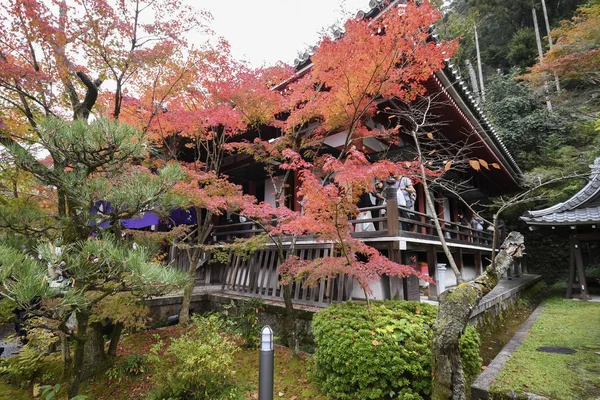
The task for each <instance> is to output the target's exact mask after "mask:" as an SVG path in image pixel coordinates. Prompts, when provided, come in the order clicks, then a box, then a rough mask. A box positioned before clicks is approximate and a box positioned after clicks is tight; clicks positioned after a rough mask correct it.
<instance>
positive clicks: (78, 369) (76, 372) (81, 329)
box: [69, 312, 90, 398]
mask: <svg viewBox="0 0 600 400" xmlns="http://www.w3.org/2000/svg"><path fill="white" fill-rule="evenodd" d="M76 317H77V334H76V336H75V351H74V354H73V370H72V371H71V382H70V385H69V398H72V397H75V396H77V393H79V385H80V384H81V379H82V378H81V377H82V374H83V361H84V354H85V342H86V337H87V329H88V321H89V318H90V314H89V313H88V312H78V313H77V314H76Z"/></svg>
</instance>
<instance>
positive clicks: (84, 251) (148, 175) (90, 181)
mask: <svg viewBox="0 0 600 400" xmlns="http://www.w3.org/2000/svg"><path fill="white" fill-rule="evenodd" d="M0 133H2V132H1V129H0ZM36 133H37V137H38V143H39V144H40V145H42V146H43V148H45V149H46V150H47V151H48V152H49V153H50V154H52V158H53V160H55V162H59V163H60V164H61V165H62V168H52V166H51V167H47V166H45V165H43V164H41V163H40V162H39V161H38V160H37V159H36V158H35V157H34V154H33V153H31V152H30V151H28V150H27V149H26V148H24V147H23V146H21V145H20V144H19V143H18V142H15V141H8V142H6V145H7V146H6V150H7V151H8V152H9V153H10V155H11V157H12V158H13V160H14V163H15V165H16V166H18V167H19V168H21V169H22V170H24V171H28V172H30V173H31V174H32V175H33V176H34V177H35V179H36V181H37V183H38V185H39V187H40V189H39V190H40V191H45V192H48V193H50V195H49V197H50V198H51V194H52V193H54V192H55V191H61V192H62V193H64V198H65V200H66V202H65V205H66V213H65V214H64V215H58V214H57V213H56V207H54V208H50V209H49V210H46V211H45V214H44V213H42V210H40V208H39V207H38V208H34V209H33V210H34V211H31V212H28V213H21V214H20V215H19V219H15V218H12V219H11V216H10V215H8V213H10V212H12V210H13V208H11V204H12V203H11V202H9V201H8V200H6V199H4V201H2V202H0V203H1V204H0V221H4V222H5V224H4V229H3V230H2V231H0V233H2V234H4V235H5V236H6V237H12V238H13V240H9V241H6V242H4V243H2V245H0V281H2V288H1V289H0V292H1V294H2V295H3V296H4V297H6V298H9V299H11V300H12V301H13V302H15V303H16V304H17V305H18V306H19V308H21V309H23V310H25V311H26V312H27V314H28V316H29V319H27V321H26V322H25V324H26V326H28V325H32V326H33V327H38V328H43V329H45V330H47V331H49V332H54V333H57V334H59V335H61V337H62V338H64V339H65V341H64V342H63V343H62V344H63V347H64V346H65V345H66V340H67V339H72V340H73V341H74V345H75V346H74V356H73V361H72V363H71V364H69V363H65V367H66V369H67V370H68V372H70V373H71V375H72V382H71V387H70V393H69V394H70V396H74V395H75V394H76V393H77V389H78V385H79V382H80V379H81V378H82V376H83V374H84V373H85V374H88V375H89V374H92V373H93V372H94V371H96V370H97V369H99V368H101V367H102V365H103V364H105V362H106V361H107V354H106V353H105V349H104V343H105V339H104V337H103V329H104V328H105V327H106V326H107V325H111V324H115V326H120V328H119V329H115V330H113V336H112V337H111V346H110V349H112V350H114V349H116V344H117V343H118V340H119V338H120V332H121V328H122V327H123V326H126V325H130V326H139V324H140V318H142V319H143V316H142V315H138V314H136V313H134V312H132V308H131V307H132V305H133V306H135V303H136V299H138V300H137V301H139V300H140V299H143V298H145V297H147V296H151V295H156V294H160V293H164V292H167V291H170V290H173V289H174V288H175V287H178V286H180V285H182V284H183V283H184V282H185V278H184V277H183V276H182V275H181V274H179V273H178V272H177V271H175V270H172V269H169V268H165V267H164V266H162V265H159V264H157V263H154V262H152V261H151V259H152V257H153V256H154V254H152V253H151V252H148V251H147V250H146V249H145V248H144V247H141V246H139V247H138V248H132V246H131V244H130V243H128V242H126V241H124V240H122V239H121V235H120V228H119V226H120V220H121V219H124V218H130V217H133V216H137V215H139V214H140V213H142V212H143V211H146V210H149V209H151V210H154V211H156V212H161V210H170V209H171V207H174V206H177V205H178V204H179V197H177V196H175V195H173V194H171V188H172V187H173V186H174V185H175V183H176V182H177V181H178V180H179V179H181V178H182V176H183V173H182V171H181V170H180V168H179V166H178V165H177V164H167V165H166V166H165V167H163V168H162V169H161V170H159V171H156V172H155V173H152V172H151V171H149V170H147V169H146V168H144V167H142V166H141V165H139V162H140V160H142V159H143V158H144V157H145V156H146V151H145V148H146V144H145V140H144V137H143V135H141V134H140V133H139V131H137V130H136V129H134V128H132V127H129V126H127V125H124V124H121V123H118V122H115V121H108V120H105V119H96V120H94V121H93V122H91V123H89V124H88V123H87V122H86V121H83V120H76V121H74V122H72V123H66V122H64V121H62V120H60V119H56V118H54V119H47V120H44V121H42V122H41V123H40V124H39V125H38V126H37V129H36ZM0 136H1V135H0ZM56 160H59V161H56ZM19 199H20V198H16V199H12V200H11V201H13V200H19ZM99 201H103V202H104V207H103V208H102V209H103V212H98V210H99V209H100V207H99V205H98V204H99V203H98V202H99ZM109 205H110V206H109ZM23 208H24V209H27V204H25V205H24V206H23ZM40 213H42V215H45V218H41V219H40V218H39V215H40ZM7 221H9V222H10V223H7ZM11 221H12V222H11ZM107 224H108V226H106V225H107ZM101 226H105V227H104V228H101ZM39 232H44V233H45V235H39ZM31 233H33V234H38V235H37V237H36V236H34V239H35V240H33V243H35V246H33V247H27V246H23V245H22V244H23V243H26V242H27V241H24V240H19V239H20V238H23V237H26V236H27V235H30V234H31ZM15 245H16V246H15ZM112 297H114V299H111V298H112ZM111 304H113V305H114V304H119V307H120V308H122V309H123V311H125V310H129V311H128V314H129V315H126V316H124V315H121V314H119V313H118V312H115V313H110V312H108V311H107V309H106V307H110V305H111ZM133 308H135V309H137V308H136V307H133ZM73 315H74V316H75V317H76V327H75V326H73V324H72V323H70V322H69V319H70V318H71V317H72V316H73ZM33 317H36V318H33ZM110 351H111V350H109V352H110ZM63 355H64V354H63ZM68 359H69V357H66V358H65V361H67V360H68ZM69 367H70V368H69Z"/></svg>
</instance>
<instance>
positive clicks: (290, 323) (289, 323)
mask: <svg viewBox="0 0 600 400" xmlns="http://www.w3.org/2000/svg"><path fill="white" fill-rule="evenodd" d="M281 290H283V303H284V305H285V312H284V315H283V321H282V322H283V323H282V325H281V328H282V332H281V336H282V337H284V338H286V339H287V343H286V344H287V346H288V347H289V348H290V349H292V352H293V353H294V354H298V353H299V352H300V344H299V343H298V330H297V329H296V310H294V303H293V301H292V284H291V283H287V284H285V285H283V286H282V288H281Z"/></svg>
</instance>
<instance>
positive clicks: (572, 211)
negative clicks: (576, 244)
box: [521, 157, 600, 225]
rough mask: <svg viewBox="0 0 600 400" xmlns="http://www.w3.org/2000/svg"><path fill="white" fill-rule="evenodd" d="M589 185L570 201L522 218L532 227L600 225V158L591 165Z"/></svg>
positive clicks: (528, 213) (529, 212) (531, 212)
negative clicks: (598, 199) (598, 200)
mask: <svg viewBox="0 0 600 400" xmlns="http://www.w3.org/2000/svg"><path fill="white" fill-rule="evenodd" d="M590 168H591V169H592V172H591V174H590V180H589V182H588V184H587V185H585V187H584V188H583V189H581V190H580V191H579V192H577V193H576V194H574V195H573V196H572V197H571V198H570V199H569V200H567V201H565V202H563V203H559V204H556V205H554V206H552V207H548V208H545V209H543V210H537V211H528V212H527V213H525V215H523V216H522V217H521V219H522V220H523V221H525V222H526V223H528V224H530V225H573V224H591V223H600V203H598V202H596V201H594V200H596V199H597V198H598V197H599V195H600V157H599V158H596V160H595V161H594V164H592V165H590Z"/></svg>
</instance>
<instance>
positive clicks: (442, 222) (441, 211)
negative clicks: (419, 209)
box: [434, 193, 446, 228]
mask: <svg viewBox="0 0 600 400" xmlns="http://www.w3.org/2000/svg"><path fill="white" fill-rule="evenodd" d="M436 197H437V203H438V205H439V211H438V213H437V216H438V218H439V219H440V225H441V226H442V228H444V226H445V225H446V223H445V220H444V196H442V194H441V193H438V194H437V196H436ZM434 212H435V210H434Z"/></svg>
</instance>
